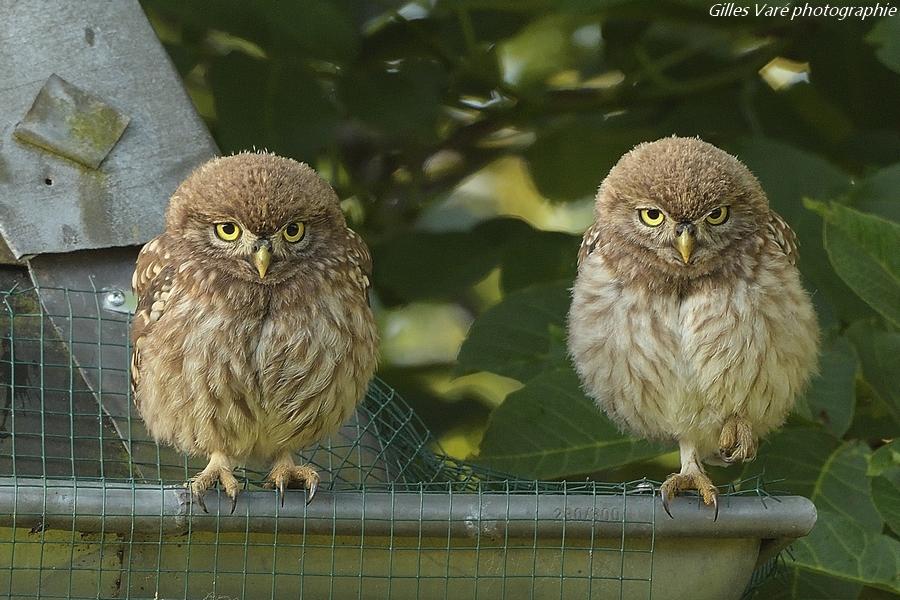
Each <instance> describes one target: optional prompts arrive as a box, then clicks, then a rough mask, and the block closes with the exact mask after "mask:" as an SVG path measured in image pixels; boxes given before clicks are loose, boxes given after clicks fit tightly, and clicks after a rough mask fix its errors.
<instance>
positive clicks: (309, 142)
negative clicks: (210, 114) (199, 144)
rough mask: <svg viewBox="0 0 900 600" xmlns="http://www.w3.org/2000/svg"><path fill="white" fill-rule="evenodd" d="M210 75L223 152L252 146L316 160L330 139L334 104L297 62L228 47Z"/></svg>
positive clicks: (213, 65)
mask: <svg viewBox="0 0 900 600" xmlns="http://www.w3.org/2000/svg"><path fill="white" fill-rule="evenodd" d="M209 78H210V84H211V87H212V91H213V94H214V96H215V103H216V113H217V122H216V127H215V129H214V132H215V134H216V141H218V142H219V145H220V147H221V148H222V150H223V151H226V152H237V151H240V150H247V149H250V148H251V147H254V146H255V147H256V148H266V149H268V150H270V151H272V152H276V153H278V154H283V155H287V156H291V157H293V158H296V159H298V160H303V161H306V162H310V163H314V162H315V160H316V158H317V157H318V155H319V154H320V153H321V152H322V151H323V149H325V148H326V147H327V146H328V145H329V144H331V143H332V142H333V138H334V132H335V127H336V126H337V108H336V107H335V106H334V104H333V102H332V101H331V100H330V99H329V97H328V94H327V92H326V91H325V90H324V89H323V87H322V85H321V84H320V82H319V81H318V80H317V79H316V78H315V77H313V76H311V75H310V74H309V73H307V72H306V71H304V70H303V69H302V68H300V67H299V66H298V65H296V64H293V63H281V62H276V61H271V60H261V59H256V58H251V57H250V56H247V55H245V54H241V53H239V52H231V53H230V54H228V55H227V56H224V57H220V58H217V59H216V61H215V62H214V63H213V64H212V66H211V68H210V72H209Z"/></svg>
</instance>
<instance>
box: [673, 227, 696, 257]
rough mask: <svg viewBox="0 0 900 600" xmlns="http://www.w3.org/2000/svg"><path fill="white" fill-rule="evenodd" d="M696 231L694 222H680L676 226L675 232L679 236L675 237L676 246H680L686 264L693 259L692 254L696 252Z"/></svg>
mask: <svg viewBox="0 0 900 600" xmlns="http://www.w3.org/2000/svg"><path fill="white" fill-rule="evenodd" d="M694 231H696V228H695V227H694V224H693V223H679V224H678V225H676V226H675V234H676V235H677V236H678V237H676V238H675V247H676V248H678V252H679V253H680V254H681V258H682V260H684V264H688V263H689V262H690V261H691V254H693V253H694V240H695V239H696V238H694Z"/></svg>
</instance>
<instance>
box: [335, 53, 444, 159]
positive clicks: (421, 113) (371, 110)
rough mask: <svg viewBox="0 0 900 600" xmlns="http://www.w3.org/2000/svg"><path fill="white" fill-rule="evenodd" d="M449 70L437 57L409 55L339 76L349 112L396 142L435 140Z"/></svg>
mask: <svg viewBox="0 0 900 600" xmlns="http://www.w3.org/2000/svg"><path fill="white" fill-rule="evenodd" d="M446 84H447V73H446V72H445V71H444V70H443V68H442V67H441V65H439V64H438V63H437V62H435V61H430V60H422V59H415V58H413V59H406V60H404V61H402V62H401V64H399V65H397V66H396V67H391V68H390V69H384V68H382V67H381V66H380V65H379V67H378V68H376V67H375V66H373V65H359V66H357V68H355V69H354V70H351V71H350V72H348V73H347V74H346V75H345V76H344V77H343V78H341V79H340V81H339V85H338V94H339V96H340V98H341V101H342V102H343V104H344V105H345V106H346V107H347V110H348V111H349V113H350V116H351V117H353V118H356V119H359V120H360V121H362V122H363V123H365V124H366V125H369V126H370V127H372V128H374V129H375V130H377V132H378V133H380V134H381V135H382V136H384V137H385V138H387V139H388V140H391V141H393V142H394V143H395V144H397V145H400V144H403V143H410V142H417V143H429V144H431V143H434V141H435V137H436V126H437V125H436V122H437V118H438V116H439V114H440V111H441V101H442V99H443V95H444V89H445V87H446Z"/></svg>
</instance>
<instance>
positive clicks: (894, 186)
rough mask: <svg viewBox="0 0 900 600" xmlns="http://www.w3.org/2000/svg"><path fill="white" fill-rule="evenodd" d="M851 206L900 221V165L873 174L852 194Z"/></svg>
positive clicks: (860, 183) (861, 182)
mask: <svg viewBox="0 0 900 600" xmlns="http://www.w3.org/2000/svg"><path fill="white" fill-rule="evenodd" d="M850 198H851V205H852V206H853V207H854V208H856V209H857V210H860V211H862V212H866V213H872V214H874V215H878V216H879V217H884V218H885V219H888V220H891V221H895V222H896V221H900V164H896V165H891V166H889V167H885V168H883V169H880V170H878V171H876V172H875V173H872V174H871V175H869V176H868V177H866V178H865V179H863V180H862V181H860V182H859V184H858V185H857V186H855V187H854V188H853V190H852V192H851V193H850Z"/></svg>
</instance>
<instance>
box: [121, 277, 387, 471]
mask: <svg viewBox="0 0 900 600" xmlns="http://www.w3.org/2000/svg"><path fill="white" fill-rule="evenodd" d="M174 291H175V293H174V294H173V297H174V298H176V300H173V301H172V302H170V303H169V305H168V306H167V308H166V312H165V314H164V315H163V317H162V318H161V319H160V320H159V321H158V322H157V323H156V324H155V327H154V329H153V330H152V331H151V332H150V333H149V334H147V335H146V336H145V337H144V338H143V339H142V340H141V348H140V355H141V362H142V365H141V373H142V378H141V381H140V383H139V385H138V386H137V389H136V394H137V397H136V398H137V400H138V405H139V406H140V407H141V414H142V415H143V416H144V418H145V421H146V422H147V425H148V427H149V428H150V430H151V433H153V435H154V437H156V438H157V439H158V440H160V441H164V442H168V443H171V444H172V445H175V446H176V447H178V448H179V449H181V450H182V451H184V452H188V453H192V454H203V453H209V452H211V451H213V450H214V449H220V450H224V451H225V452H227V453H228V455H229V456H232V457H234V458H236V459H242V458H247V457H250V456H257V457H261V458H269V457H271V456H273V455H275V454H276V453H278V452H280V451H283V450H285V449H289V450H296V449H299V448H302V447H304V446H306V445H308V444H310V443H312V442H314V441H316V440H319V439H321V438H322V437H324V436H326V435H328V434H330V433H332V432H334V431H335V430H336V429H337V428H338V427H339V426H340V424H341V423H342V422H343V421H344V420H346V419H347V418H348V417H349V415H350V414H351V412H352V411H353V409H354V408H355V405H356V402H357V401H358V400H359V399H360V398H361V397H362V395H363V393H364V387H365V385H366V383H367V382H368V380H369V379H370V378H371V376H372V374H373V372H374V369H375V345H376V333H375V327H374V322H373V319H372V315H371V312H370V311H369V308H368V306H367V305H366V303H365V301H364V300H363V299H362V298H359V294H358V290H356V291H357V293H356V294H351V293H349V292H348V293H334V294H328V295H315V296H313V295H307V296H306V297H304V296H301V295H298V294H290V295H279V294H278V293H277V292H276V293H272V292H271V291H269V290H264V289H261V290H260V293H258V294H245V295H244V296H243V297H242V298H240V301H235V299H234V298H228V297H227V296H225V295H224V294H218V295H216V294H213V295H208V294H207V295H206V296H205V297H204V298H203V299H202V301H201V300H200V299H198V298H194V297H192V294H191V291H190V290H189V289H185V291H184V293H181V294H179V293H177V292H178V291H179V290H177V289H176V290H174ZM326 298H327V299H326Z"/></svg>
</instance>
